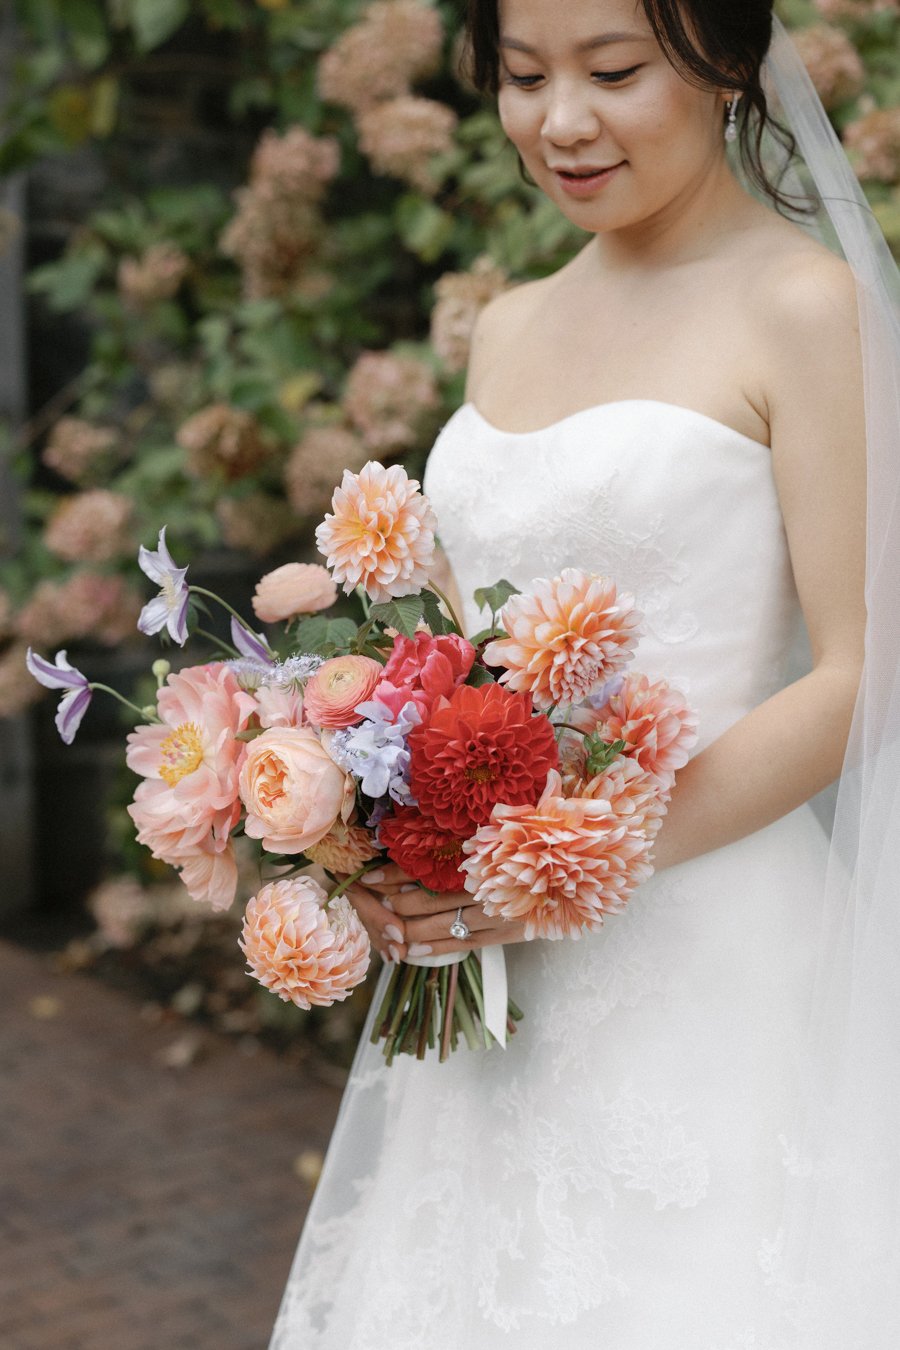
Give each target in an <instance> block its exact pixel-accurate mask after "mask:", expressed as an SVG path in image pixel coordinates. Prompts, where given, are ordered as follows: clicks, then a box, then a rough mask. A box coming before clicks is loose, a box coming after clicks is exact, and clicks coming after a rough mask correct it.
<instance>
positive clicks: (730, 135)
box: [725, 94, 741, 141]
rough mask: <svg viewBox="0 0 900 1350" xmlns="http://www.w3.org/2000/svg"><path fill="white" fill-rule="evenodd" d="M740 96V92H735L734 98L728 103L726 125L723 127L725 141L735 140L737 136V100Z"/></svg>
mask: <svg viewBox="0 0 900 1350" xmlns="http://www.w3.org/2000/svg"><path fill="white" fill-rule="evenodd" d="M740 97H741V96H740V94H735V96H734V98H733V99H732V100H731V102H730V104H729V105H728V125H727V127H726V128H725V139H726V141H736V140H737V136H738V131H737V106H738V102H739V100H740Z"/></svg>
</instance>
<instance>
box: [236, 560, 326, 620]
mask: <svg viewBox="0 0 900 1350" xmlns="http://www.w3.org/2000/svg"><path fill="white" fill-rule="evenodd" d="M336 599H337V587H336V586H335V584H334V582H333V581H332V580H331V577H330V576H329V575H328V572H327V571H326V569H325V568H324V567H322V565H321V564H320V563H285V565H284V566H283V567H276V568H275V570H274V571H273V572H267V573H266V575H265V576H264V577H261V578H260V580H259V582H258V583H257V586H256V591H255V593H254V596H253V601H252V603H253V610H254V613H255V614H256V617H257V618H258V619H261V620H262V622H263V623H280V622H281V620H283V619H293V618H294V617H295V616H296V615H298V614H315V613H318V611H319V610H320V609H328V607H329V605H333V604H334V602H335V600H336Z"/></svg>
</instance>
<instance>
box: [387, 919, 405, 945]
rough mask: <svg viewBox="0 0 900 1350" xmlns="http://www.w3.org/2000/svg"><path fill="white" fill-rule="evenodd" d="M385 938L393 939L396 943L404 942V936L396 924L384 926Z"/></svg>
mask: <svg viewBox="0 0 900 1350" xmlns="http://www.w3.org/2000/svg"><path fill="white" fill-rule="evenodd" d="M384 936H385V937H388V938H393V939H394V941H395V942H402V941H403V934H402V933H401V932H400V929H399V928H398V927H397V925H396V924H395V923H386V924H385V925H384Z"/></svg>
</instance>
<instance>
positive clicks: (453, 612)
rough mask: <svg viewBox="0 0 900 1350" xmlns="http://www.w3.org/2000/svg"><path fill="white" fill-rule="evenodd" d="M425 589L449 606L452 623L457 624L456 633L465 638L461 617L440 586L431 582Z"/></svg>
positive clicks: (448, 610)
mask: <svg viewBox="0 0 900 1350" xmlns="http://www.w3.org/2000/svg"><path fill="white" fill-rule="evenodd" d="M425 589H426V591H431V592H432V593H433V594H434V595H436V596H437V598H438V599H439V600H443V602H444V604H445V605H446V606H447V613H448V614H449V615H450V618H451V621H452V622H453V623H455V624H456V631H457V632H458V633H459V635H460V637H465V635H466V630H465V629H464V628H463V626H462V624H461V623H460V620H459V615H458V614H457V612H456V610H455V609H454V608H453V605H452V604H451V602H450V600H449V599H448V597H447V596H446V595H445V594H444V592H443V591H442V590H441V588H440V586H437V585H435V583H434V582H433V581H429V583H428V585H427V586H426V587H425Z"/></svg>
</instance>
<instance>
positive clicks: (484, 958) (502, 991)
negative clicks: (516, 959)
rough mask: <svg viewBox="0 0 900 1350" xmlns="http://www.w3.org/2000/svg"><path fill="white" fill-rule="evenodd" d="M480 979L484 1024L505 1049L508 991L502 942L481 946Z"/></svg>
mask: <svg viewBox="0 0 900 1350" xmlns="http://www.w3.org/2000/svg"><path fill="white" fill-rule="evenodd" d="M481 979H482V985H483V990H484V1024H485V1026H486V1027H487V1029H488V1031H489V1032H490V1033H491V1035H492V1036H493V1037H494V1040H495V1041H497V1042H498V1044H499V1045H501V1046H502V1047H503V1048H504V1050H505V1049H506V1019H507V1005H508V1002H509V993H508V985H507V980H506V952H505V951H504V949H503V945H502V944H498V945H497V946H496V947H482V949H481Z"/></svg>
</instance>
